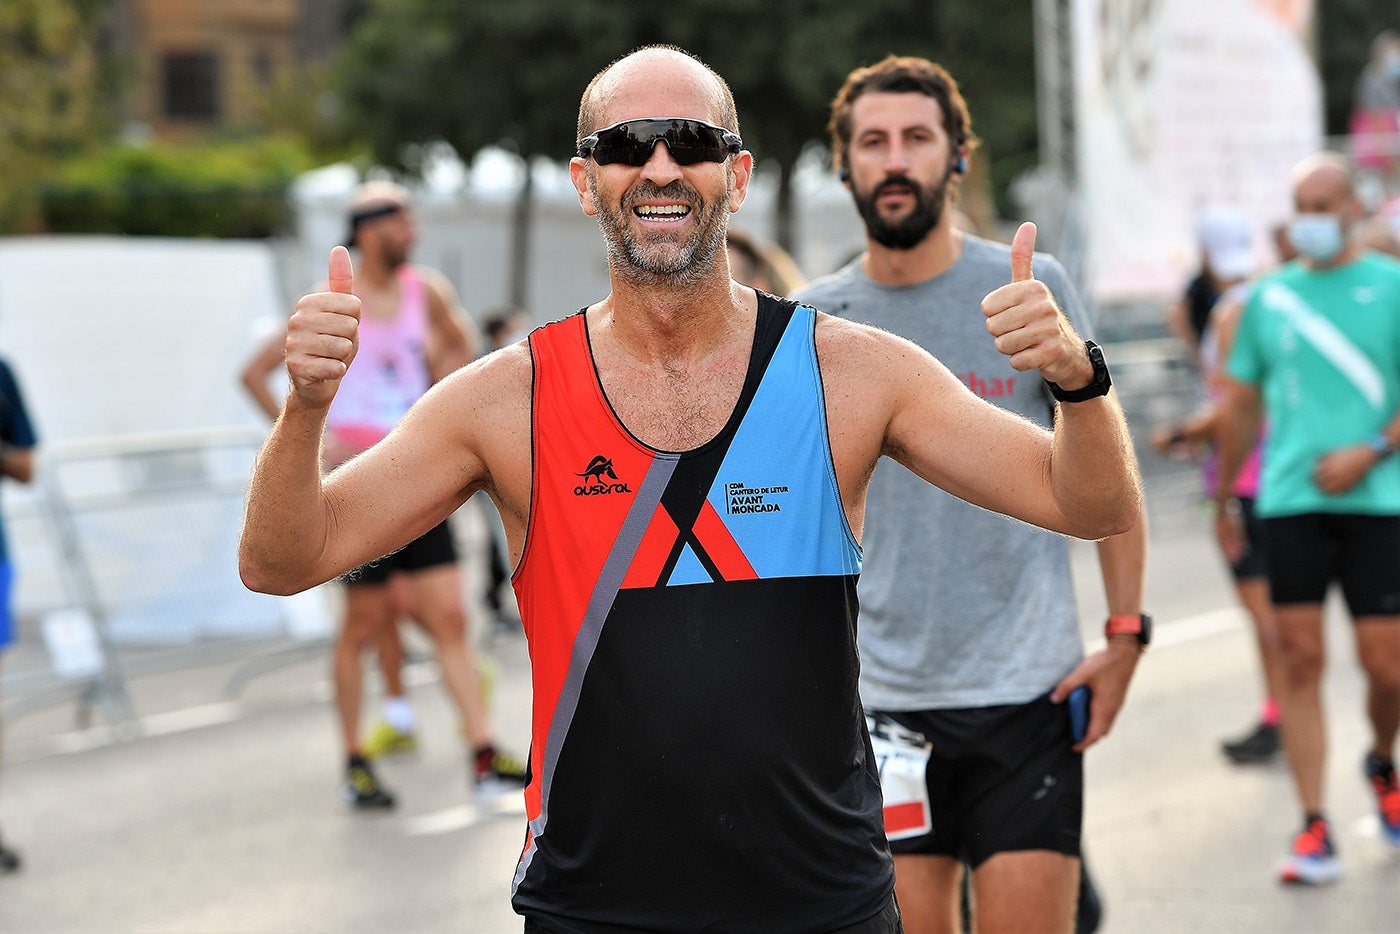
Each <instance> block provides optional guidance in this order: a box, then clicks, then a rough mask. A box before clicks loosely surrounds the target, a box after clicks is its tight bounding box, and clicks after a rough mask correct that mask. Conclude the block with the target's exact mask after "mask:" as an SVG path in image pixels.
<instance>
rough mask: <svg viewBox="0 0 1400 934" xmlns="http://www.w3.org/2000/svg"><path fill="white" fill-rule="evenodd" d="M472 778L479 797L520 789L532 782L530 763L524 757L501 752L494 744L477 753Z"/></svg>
mask: <svg viewBox="0 0 1400 934" xmlns="http://www.w3.org/2000/svg"><path fill="white" fill-rule="evenodd" d="M472 780H473V782H472V783H473V785H474V788H475V791H476V794H477V796H478V797H485V798H489V797H491V796H493V795H498V794H501V793H502V792H507V791H519V790H520V789H521V788H524V787H525V786H526V785H528V784H529V783H530V764H529V763H528V762H526V761H525V760H524V759H521V758H518V757H516V756H512V755H510V754H508V753H503V752H500V751H499V750H497V749H496V748H495V747H494V746H487V747H486V748H485V749H482V750H479V751H478V752H477V753H476V756H475V762H474V767H473V769H472Z"/></svg>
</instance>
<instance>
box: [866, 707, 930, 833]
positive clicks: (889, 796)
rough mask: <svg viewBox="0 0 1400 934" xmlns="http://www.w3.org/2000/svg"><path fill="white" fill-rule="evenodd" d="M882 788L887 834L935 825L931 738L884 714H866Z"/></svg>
mask: <svg viewBox="0 0 1400 934" xmlns="http://www.w3.org/2000/svg"><path fill="white" fill-rule="evenodd" d="M865 724H866V727H867V728H868V729H869V730H870V745H871V748H873V749H874V750H875V764H876V766H877V767H878V768H879V770H880V790H881V792H882V793H883V794H884V797H885V836H886V837H887V838H888V839H890V840H903V839H905V838H907V837H918V836H922V835H923V834H926V833H928V832H929V831H930V830H932V829H933V814H932V811H931V809H930V808H929V803H928V780H927V777H926V776H927V774H928V756H929V748H930V747H929V743H928V740H926V739H924V737H923V736H922V735H920V734H918V733H915V732H913V731H912V730H906V729H905V728H904V727H902V726H900V725H899V724H897V723H895V722H894V721H892V720H889V719H886V718H885V717H879V718H875V717H866V718H865Z"/></svg>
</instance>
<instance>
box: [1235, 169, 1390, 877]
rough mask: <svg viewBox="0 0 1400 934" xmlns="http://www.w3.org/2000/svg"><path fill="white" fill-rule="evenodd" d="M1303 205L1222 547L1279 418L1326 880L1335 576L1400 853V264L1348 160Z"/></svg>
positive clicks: (1305, 800) (1274, 548) (1276, 523)
mask: <svg viewBox="0 0 1400 934" xmlns="http://www.w3.org/2000/svg"><path fill="white" fill-rule="evenodd" d="M1293 200H1294V207H1295V210H1296V214H1295V216H1294V218H1293V220H1292V221H1291V222H1290V225H1289V239H1290V240H1291V241H1292V242H1293V245H1294V246H1295V247H1296V248H1297V249H1298V251H1299V253H1300V254H1301V255H1300V258H1299V260H1298V261H1296V262H1293V263H1289V264H1287V265H1286V266H1284V267H1282V268H1281V269H1279V270H1276V271H1275V272H1273V273H1271V274H1269V275H1267V276H1264V277H1263V278H1261V279H1260V280H1259V281H1258V282H1256V283H1255V284H1254V286H1253V287H1252V289H1251V290H1250V295H1249V298H1248V300H1247V301H1246V302H1245V306H1244V311H1243V313H1242V315H1241V317H1240V321H1239V325H1238V327H1237V329H1236V332H1235V338H1234V343H1233V346H1232V348H1231V352H1230V357H1229V361H1228V362H1227V364H1226V366H1225V372H1226V375H1227V376H1228V377H1229V379H1228V381H1227V383H1226V387H1225V395H1224V400H1223V402H1222V408H1221V413H1222V415H1221V423H1220V452H1221V461H1222V463H1221V471H1220V477H1219V478H1218V481H1217V486H1216V490H1215V506H1216V533H1217V535H1218V537H1219V539H1220V543H1221V546H1222V547H1223V548H1224V549H1225V551H1226V553H1227V554H1228V555H1230V556H1231V557H1232V558H1233V557H1238V556H1239V555H1241V554H1242V553H1243V533H1242V528H1241V525H1242V516H1241V515H1240V513H1239V510H1238V509H1237V508H1236V505H1235V502H1234V483H1235V480H1236V478H1237V476H1238V474H1239V472H1240V469H1241V466H1242V465H1243V463H1244V461H1245V457H1246V455H1247V454H1248V452H1249V450H1250V447H1251V446H1252V444H1253V443H1254V439H1255V437H1256V436H1257V435H1258V433H1259V428H1260V424H1261V422H1262V421H1263V420H1264V419H1267V422H1268V433H1267V436H1266V438H1265V440H1264V452H1263V458H1262V463H1263V473H1262V476H1261V478H1260V484H1259V499H1258V509H1259V515H1260V516H1261V517H1262V519H1263V522H1264V536H1263V537H1264V545H1265V548H1266V549H1267V552H1268V563H1269V569H1268V571H1269V591H1270V600H1271V602H1272V604H1273V611H1274V618H1275V621H1276V623H1277V626H1278V632H1279V637H1280V640H1281V644H1282V658H1283V677H1282V678H1281V679H1280V692H1279V706H1280V708H1281V714H1282V719H1281V721H1280V725H1281V728H1282V737H1283V748H1284V752H1285V754H1286V755H1287V758H1288V764H1289V767H1290V769H1291V771H1292V773H1293V781H1294V785H1295V786H1296V789H1297V792H1298V798H1299V804H1300V805H1301V810H1302V812H1303V821H1302V824H1303V826H1302V828H1301V829H1300V830H1299V831H1298V832H1297V834H1296V836H1294V838H1293V843H1292V846H1291V847H1290V849H1289V852H1288V854H1287V856H1286V857H1285V858H1284V860H1283V862H1282V864H1281V865H1280V867H1279V878H1280V880H1281V881H1283V882H1287V883H1303V884H1310V885H1317V884H1323V883H1330V882H1335V881H1337V880H1338V879H1339V878H1340V877H1341V874H1342V868H1341V864H1340V862H1339V860H1338V858H1337V849H1336V844H1335V841H1334V839H1333V836H1332V834H1331V825H1330V823H1329V821H1328V819H1327V816H1326V813H1325V811H1324V807H1323V805H1324V798H1323V784H1324V782H1323V778H1324V775H1325V774H1326V753H1327V730H1326V718H1325V716H1324V711H1323V691H1322V682H1323V674H1324V672H1325V670H1326V658H1327V653H1326V646H1325V638H1324V633H1325V627H1324V626H1323V606H1324V601H1325V598H1326V595H1327V591H1328V588H1329V587H1330V585H1331V584H1332V583H1334V582H1335V583H1337V584H1339V585H1340V586H1341V590H1342V594H1343V596H1344V597H1345V598H1346V603H1347V607H1348V609H1349V610H1350V611H1351V617H1352V622H1353V626H1352V631H1353V634H1354V637H1355V642H1356V656H1357V659H1358V660H1359V662H1360V664H1361V668H1362V670H1363V672H1364V673H1365V676H1366V699H1365V716H1366V719H1367V721H1368V726H1369V728H1370V734H1371V735H1370V745H1369V748H1368V749H1367V750H1366V751H1365V757H1364V760H1363V775H1364V776H1365V779H1366V781H1367V782H1368V783H1369V784H1370V786H1371V789H1372V791H1373V792H1374V794H1375V798H1376V806H1377V812H1378V817H1379V822H1380V828H1381V836H1382V837H1383V839H1384V840H1385V841H1387V842H1388V843H1389V844H1390V845H1392V846H1394V847H1397V848H1400V782H1397V780H1396V770H1395V761H1394V757H1395V744H1396V737H1397V733H1400V459H1397V458H1395V457H1394V456H1392V455H1393V452H1394V450H1395V448H1396V447H1397V446H1400V263H1396V262H1395V260H1393V259H1392V258H1390V257H1387V256H1381V255H1379V254H1374V253H1368V252H1366V251H1364V250H1363V249H1362V248H1361V247H1360V246H1359V245H1358V244H1357V243H1356V241H1355V240H1354V239H1353V238H1352V237H1351V232H1352V228H1353V227H1354V226H1355V224H1356V223H1357V222H1358V221H1359V219H1360V218H1361V217H1362V216H1363V214H1364V211H1363V208H1362V206H1361V203H1360V200H1359V199H1358V197H1357V195H1356V188H1355V179H1354V177H1353V169H1352V165H1351V163H1350V161H1349V160H1348V159H1347V158H1346V157H1345V156H1342V155H1341V154H1338V153H1330V152H1325V153H1318V154H1316V155H1314V156H1312V157H1309V158H1308V159H1305V160H1304V161H1303V162H1301V163H1299V165H1298V166H1297V167H1296V168H1295V170H1294V175H1293Z"/></svg>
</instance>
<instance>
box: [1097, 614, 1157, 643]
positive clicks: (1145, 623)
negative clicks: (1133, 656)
mask: <svg viewBox="0 0 1400 934" xmlns="http://www.w3.org/2000/svg"><path fill="white" fill-rule="evenodd" d="M1103 634H1104V637H1105V638H1107V637H1108V636H1118V635H1125V636H1136V637H1137V641H1138V645H1140V646H1142V647H1143V648H1144V649H1145V648H1147V647H1148V646H1149V645H1150V644H1151V643H1152V617H1150V616H1148V615H1147V614H1146V613H1137V614H1132V613H1125V614H1123V615H1122V616H1110V617H1109V618H1108V622H1106V623H1104V624H1103Z"/></svg>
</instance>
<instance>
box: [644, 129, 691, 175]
mask: <svg viewBox="0 0 1400 934" xmlns="http://www.w3.org/2000/svg"><path fill="white" fill-rule="evenodd" d="M642 175H643V176H645V177H646V178H648V179H650V180H651V181H653V182H656V183H657V184H658V185H660V186H664V185H666V184H667V182H672V181H675V180H676V179H678V178H680V177H681V166H680V163H678V162H677V161H676V160H675V159H674V158H673V157H672V156H671V149H670V147H669V146H667V145H666V141H665V140H664V139H658V140H656V141H655V142H653V143H652V144H651V156H649V157H648V158H647V161H646V165H644V166H642Z"/></svg>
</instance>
